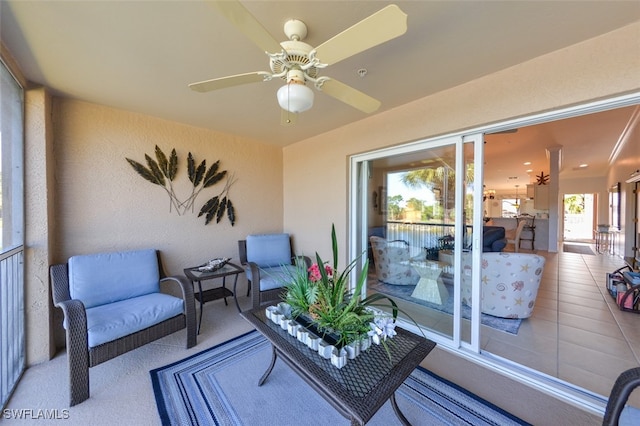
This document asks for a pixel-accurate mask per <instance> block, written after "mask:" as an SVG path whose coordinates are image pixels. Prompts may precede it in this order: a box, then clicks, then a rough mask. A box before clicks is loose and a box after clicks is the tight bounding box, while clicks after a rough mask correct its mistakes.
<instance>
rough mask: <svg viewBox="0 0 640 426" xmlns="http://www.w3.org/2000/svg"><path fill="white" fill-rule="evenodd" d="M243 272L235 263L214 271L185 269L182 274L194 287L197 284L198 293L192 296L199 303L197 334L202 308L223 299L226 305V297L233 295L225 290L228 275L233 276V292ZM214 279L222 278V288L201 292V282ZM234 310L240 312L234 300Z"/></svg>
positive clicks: (229, 263) (195, 268)
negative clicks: (206, 304) (213, 301)
mask: <svg viewBox="0 0 640 426" xmlns="http://www.w3.org/2000/svg"><path fill="white" fill-rule="evenodd" d="M242 272H244V269H242V268H241V267H240V266H238V265H236V264H235V263H231V262H228V263H227V264H226V265H224V266H223V267H222V268H220V269H218V270H215V271H201V270H200V266H194V267H192V268H185V270H184V274H185V275H186V276H187V278H188V279H189V280H190V281H191V284H192V285H194V284H195V283H196V282H197V283H198V292H197V293H195V294H194V297H195V298H196V300H198V302H200V319H199V320H198V334H200V325H201V324H202V307H203V306H204V304H205V303H207V302H210V301H212V300H217V299H224V304H225V305H228V303H227V297H230V296H233V295H234V293H233V292H232V291H231V290H229V289H228V288H227V283H226V279H227V277H228V276H229V275H235V281H234V283H233V290H234V291H235V289H236V285H237V284H238V275H239V274H240V273H242ZM215 278H222V286H221V287H216V288H212V289H209V290H205V291H202V281H206V280H213V279H215ZM236 308H237V309H238V312H240V306H239V305H238V301H237V300H236Z"/></svg>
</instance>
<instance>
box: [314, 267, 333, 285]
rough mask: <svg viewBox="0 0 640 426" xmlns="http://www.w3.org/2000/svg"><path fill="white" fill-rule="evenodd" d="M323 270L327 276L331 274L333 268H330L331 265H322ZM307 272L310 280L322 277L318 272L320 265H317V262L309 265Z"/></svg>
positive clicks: (318, 279) (317, 279)
mask: <svg viewBox="0 0 640 426" xmlns="http://www.w3.org/2000/svg"><path fill="white" fill-rule="evenodd" d="M324 271H325V273H326V274H327V275H328V276H329V277H331V276H333V268H331V266H329V265H324ZM308 272H309V279H310V280H311V282H316V281H320V280H321V279H322V274H321V273H320V267H319V266H318V264H317V263H314V264H313V265H311V267H310V268H309V269H308Z"/></svg>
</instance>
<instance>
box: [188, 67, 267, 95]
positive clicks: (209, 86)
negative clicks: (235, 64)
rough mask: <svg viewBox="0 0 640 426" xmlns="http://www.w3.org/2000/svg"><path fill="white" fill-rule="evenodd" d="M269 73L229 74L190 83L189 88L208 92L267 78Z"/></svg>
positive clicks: (257, 81)
mask: <svg viewBox="0 0 640 426" xmlns="http://www.w3.org/2000/svg"><path fill="white" fill-rule="evenodd" d="M270 78H271V74H269V73H268V72H264V71H256V72H248V73H246V74H237V75H230V76H228V77H221V78H214V79H213V80H206V81H200V82H197V83H191V84H190V85H189V88H190V89H191V90H195V91H196V92H210V91H212V90H218V89H225V88H227V87H233V86H240V85H241V84H248V83H259V82H261V81H265V80H269V79H270Z"/></svg>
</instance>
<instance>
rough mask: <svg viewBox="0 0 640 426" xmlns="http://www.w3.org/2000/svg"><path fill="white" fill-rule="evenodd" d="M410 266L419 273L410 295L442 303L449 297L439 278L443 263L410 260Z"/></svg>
mask: <svg viewBox="0 0 640 426" xmlns="http://www.w3.org/2000/svg"><path fill="white" fill-rule="evenodd" d="M411 266H413V268H414V269H415V270H416V272H417V273H418V274H419V275H420V281H418V284H417V285H416V287H415V289H414V290H413V293H412V294H411V297H415V298H416V299H422V300H426V301H427V302H431V303H435V304H438V305H443V304H445V303H446V301H447V299H448V298H449V292H448V291H447V288H446V287H445V286H444V283H443V282H442V278H440V274H441V273H442V269H443V268H444V264H443V263H441V262H436V261H429V260H421V261H412V262H411Z"/></svg>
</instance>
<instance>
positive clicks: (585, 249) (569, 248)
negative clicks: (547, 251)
mask: <svg viewBox="0 0 640 426" xmlns="http://www.w3.org/2000/svg"><path fill="white" fill-rule="evenodd" d="M562 251H563V252H565V253H578V254H590V255H592V256H595V255H596V254H595V253H594V252H593V250H591V247H589V246H583V245H580V244H566V243H565V244H562Z"/></svg>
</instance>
